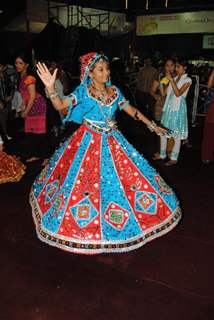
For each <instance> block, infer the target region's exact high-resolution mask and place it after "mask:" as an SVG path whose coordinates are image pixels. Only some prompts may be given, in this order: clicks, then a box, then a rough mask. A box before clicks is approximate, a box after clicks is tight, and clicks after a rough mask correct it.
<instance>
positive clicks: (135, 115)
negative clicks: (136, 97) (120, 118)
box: [133, 109, 140, 120]
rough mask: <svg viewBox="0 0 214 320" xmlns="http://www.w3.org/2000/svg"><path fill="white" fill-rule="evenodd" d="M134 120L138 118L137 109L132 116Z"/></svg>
mask: <svg viewBox="0 0 214 320" xmlns="http://www.w3.org/2000/svg"><path fill="white" fill-rule="evenodd" d="M133 118H134V119H135V120H140V118H139V116H138V110H137V109H136V111H135V114H134V117H133Z"/></svg>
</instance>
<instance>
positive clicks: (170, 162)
mask: <svg viewBox="0 0 214 320" xmlns="http://www.w3.org/2000/svg"><path fill="white" fill-rule="evenodd" d="M176 163H177V160H169V161H167V162H166V163H165V164H164V165H165V166H166V167H171V166H174V165H176Z"/></svg>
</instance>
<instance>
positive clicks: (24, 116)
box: [21, 110, 28, 118]
mask: <svg viewBox="0 0 214 320" xmlns="http://www.w3.org/2000/svg"><path fill="white" fill-rule="evenodd" d="M27 114H28V112H26V110H24V111H22V112H21V117H22V118H26V117H27Z"/></svg>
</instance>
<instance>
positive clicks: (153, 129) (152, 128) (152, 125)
mask: <svg viewBox="0 0 214 320" xmlns="http://www.w3.org/2000/svg"><path fill="white" fill-rule="evenodd" d="M156 127H157V124H156V123H155V122H154V121H153V120H152V121H151V122H150V124H148V125H147V128H148V129H149V130H150V131H151V132H153V131H155V128H156Z"/></svg>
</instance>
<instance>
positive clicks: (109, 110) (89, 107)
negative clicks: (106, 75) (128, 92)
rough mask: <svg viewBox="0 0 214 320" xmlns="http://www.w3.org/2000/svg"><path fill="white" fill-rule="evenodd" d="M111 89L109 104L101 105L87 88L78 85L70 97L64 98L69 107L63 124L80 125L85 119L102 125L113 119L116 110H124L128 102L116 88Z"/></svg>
mask: <svg viewBox="0 0 214 320" xmlns="http://www.w3.org/2000/svg"><path fill="white" fill-rule="evenodd" d="M113 88H114V90H115V95H114V96H113V98H112V99H111V101H110V102H109V104H103V103H101V101H99V100H97V99H96V98H94V97H92V96H91V95H90V93H89V91H88V88H87V86H85V85H83V84H80V85H79V86H78V87H77V88H76V89H75V90H74V91H73V92H72V93H71V94H70V95H68V96H65V97H64V98H65V99H68V101H69V106H68V113H67V116H66V117H65V118H64V120H63V122H67V121H74V122H76V123H79V124H82V123H83V121H84V120H85V119H86V120H90V121H92V122H95V123H96V122H97V123H99V125H102V124H103V125H104V124H105V122H106V120H107V119H114V118H115V112H116V111H117V109H118V108H119V109H120V110H122V109H124V108H125V107H126V106H127V105H128V104H129V101H128V100H126V98H125V97H124V96H123V94H122V93H121V91H120V90H119V89H118V88H117V87H115V86H114V87H113Z"/></svg>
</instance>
